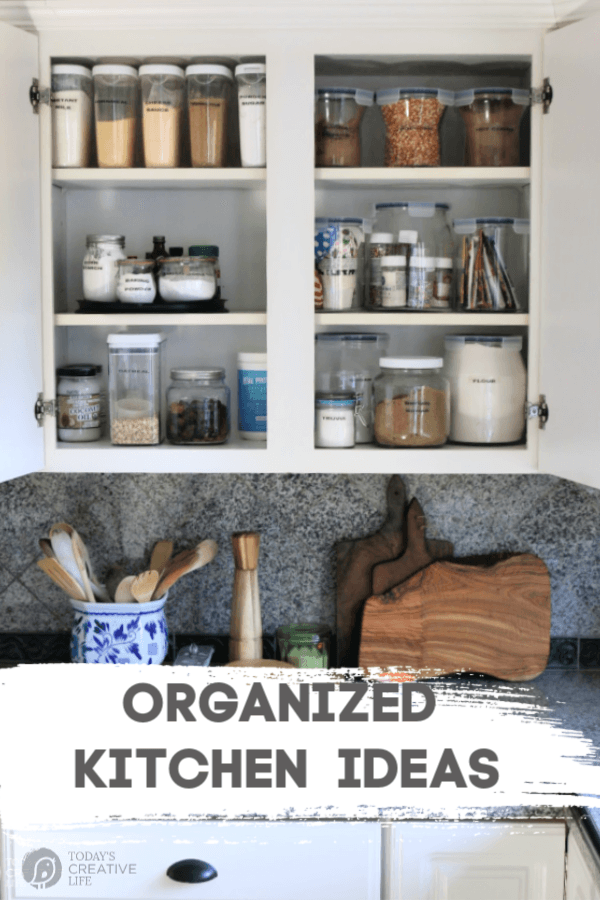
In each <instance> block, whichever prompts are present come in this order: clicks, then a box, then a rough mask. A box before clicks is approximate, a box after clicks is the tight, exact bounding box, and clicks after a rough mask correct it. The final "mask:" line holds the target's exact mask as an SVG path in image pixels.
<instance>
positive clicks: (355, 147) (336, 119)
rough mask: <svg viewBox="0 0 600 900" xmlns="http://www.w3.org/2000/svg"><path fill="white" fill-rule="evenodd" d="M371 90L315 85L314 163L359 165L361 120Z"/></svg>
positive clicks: (371, 99) (370, 96)
mask: <svg viewBox="0 0 600 900" xmlns="http://www.w3.org/2000/svg"><path fill="white" fill-rule="evenodd" d="M372 105H373V92H372V91H364V90H361V89H359V88H346V87H328V88H317V96H316V111H315V165H316V166H360V123H361V120H362V117H363V114H364V112H365V109H366V108H367V107H368V106H372Z"/></svg>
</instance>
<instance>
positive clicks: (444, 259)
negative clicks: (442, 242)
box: [435, 256, 453, 269]
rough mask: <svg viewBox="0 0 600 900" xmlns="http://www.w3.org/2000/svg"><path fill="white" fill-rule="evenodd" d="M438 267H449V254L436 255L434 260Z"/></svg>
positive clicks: (450, 265)
mask: <svg viewBox="0 0 600 900" xmlns="http://www.w3.org/2000/svg"><path fill="white" fill-rule="evenodd" d="M435 264H436V266H437V267H438V269H451V268H452V266H453V261H452V257H451V256H438V257H437V258H436V261H435Z"/></svg>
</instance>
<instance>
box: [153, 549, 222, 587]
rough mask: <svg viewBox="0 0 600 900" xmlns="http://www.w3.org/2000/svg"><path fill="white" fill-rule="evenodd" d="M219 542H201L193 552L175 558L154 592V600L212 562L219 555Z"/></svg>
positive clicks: (189, 551) (186, 552) (184, 552)
mask: <svg viewBox="0 0 600 900" xmlns="http://www.w3.org/2000/svg"><path fill="white" fill-rule="evenodd" d="M217 550H218V546H217V542H216V541H213V540H206V541H201V542H200V543H199V544H198V546H197V547H194V549H193V550H183V551H182V552H181V553H178V554H177V556H174V557H173V559H172V560H171V561H170V562H169V563H168V565H167V567H166V569H165V570H164V572H163V574H162V576H161V579H160V581H159V582H158V585H157V587H156V590H155V591H154V595H153V597H152V599H153V600H158V599H159V598H160V597H162V596H163V595H164V594H166V592H167V591H168V590H169V588H170V587H172V585H174V584H175V582H176V581H179V579H180V578H182V577H183V575H187V574H188V573H189V572H195V571H196V569H201V568H202V567H203V566H206V565H208V563H209V562H212V561H213V559H214V558H215V556H216V555H217Z"/></svg>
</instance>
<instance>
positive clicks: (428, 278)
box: [407, 256, 437, 310]
mask: <svg viewBox="0 0 600 900" xmlns="http://www.w3.org/2000/svg"><path fill="white" fill-rule="evenodd" d="M436 263H437V258H436V257H434V256H411V258H410V268H409V270H408V304H407V305H408V308H409V309H417V310H427V309H431V307H432V306H433V290H434V286H435V276H436Z"/></svg>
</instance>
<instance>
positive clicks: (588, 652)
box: [579, 638, 600, 669]
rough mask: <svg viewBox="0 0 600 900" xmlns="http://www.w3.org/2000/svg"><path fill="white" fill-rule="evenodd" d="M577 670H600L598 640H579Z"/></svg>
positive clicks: (599, 639) (599, 642)
mask: <svg viewBox="0 0 600 900" xmlns="http://www.w3.org/2000/svg"><path fill="white" fill-rule="evenodd" d="M579 668H580V669H600V638H581V640H580V642H579Z"/></svg>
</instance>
